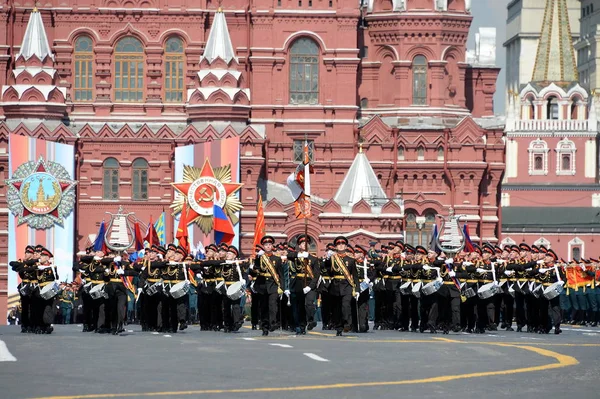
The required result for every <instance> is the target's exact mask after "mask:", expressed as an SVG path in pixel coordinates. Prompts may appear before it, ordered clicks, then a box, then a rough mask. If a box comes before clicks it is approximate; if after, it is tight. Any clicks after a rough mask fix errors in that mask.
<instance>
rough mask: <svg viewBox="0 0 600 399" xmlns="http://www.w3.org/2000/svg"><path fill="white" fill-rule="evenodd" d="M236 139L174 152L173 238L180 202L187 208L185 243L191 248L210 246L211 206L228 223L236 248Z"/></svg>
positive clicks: (197, 145)
mask: <svg viewBox="0 0 600 399" xmlns="http://www.w3.org/2000/svg"><path fill="white" fill-rule="evenodd" d="M239 181H240V139H239V137H233V138H228V139H223V140H215V141H210V142H205V143H201V144H194V145H188V146H183V147H177V148H176V149H175V182H174V183H172V185H173V188H174V189H175V190H174V191H175V196H174V200H173V204H172V205H171V210H172V213H173V215H174V216H175V222H174V223H173V227H174V230H175V234H174V236H175V235H176V233H177V227H178V226H179V219H180V217H181V210H182V208H183V204H184V202H185V203H186V207H187V218H186V221H187V224H188V228H189V230H188V231H189V238H188V241H189V242H190V243H191V244H193V245H194V246H195V245H196V244H197V243H198V242H202V244H203V245H204V246H206V245H208V244H210V243H212V242H214V226H215V220H214V219H215V215H214V212H215V209H216V208H215V206H216V207H218V208H219V209H222V210H223V213H224V215H225V217H226V218H228V219H229V221H231V224H232V225H233V231H234V233H235V238H234V239H233V245H236V246H238V247H239V236H240V226H239V211H240V210H241V209H242V203H241V201H240V198H239V197H240V189H241V187H242V185H243V184H241V183H239Z"/></svg>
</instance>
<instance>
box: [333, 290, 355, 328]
mask: <svg viewBox="0 0 600 399" xmlns="http://www.w3.org/2000/svg"><path fill="white" fill-rule="evenodd" d="M330 298H331V307H332V310H333V325H334V326H335V329H336V330H337V331H342V330H346V331H350V329H351V328H352V325H351V323H352V294H346V295H331V297H330Z"/></svg>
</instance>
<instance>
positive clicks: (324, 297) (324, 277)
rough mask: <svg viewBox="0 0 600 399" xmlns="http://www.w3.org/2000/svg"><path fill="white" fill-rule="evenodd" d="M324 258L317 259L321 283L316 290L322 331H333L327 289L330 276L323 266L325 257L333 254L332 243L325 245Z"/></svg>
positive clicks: (331, 312) (329, 297) (329, 298)
mask: <svg viewBox="0 0 600 399" xmlns="http://www.w3.org/2000/svg"><path fill="white" fill-rule="evenodd" d="M325 248H326V252H325V256H324V257H323V258H321V259H319V268H320V274H321V281H320V283H319V285H318V288H317V290H318V291H319V298H320V302H321V321H322V324H323V327H322V328H323V330H331V329H333V310H332V307H331V295H329V287H330V286H331V276H330V275H329V270H327V268H326V265H325V260H326V259H327V257H331V256H332V255H333V253H334V250H335V247H334V246H333V243H328V244H327V245H326V247H325Z"/></svg>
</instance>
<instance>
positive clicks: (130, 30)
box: [108, 23, 150, 54]
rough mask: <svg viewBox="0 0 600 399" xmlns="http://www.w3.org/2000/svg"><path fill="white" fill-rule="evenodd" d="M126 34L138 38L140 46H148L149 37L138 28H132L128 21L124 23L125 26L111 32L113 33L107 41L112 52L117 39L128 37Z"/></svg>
mask: <svg viewBox="0 0 600 399" xmlns="http://www.w3.org/2000/svg"><path fill="white" fill-rule="evenodd" d="M128 36H133V37H135V38H136V39H138V40H139V41H140V42H142V47H144V48H146V47H148V43H149V42H150V39H149V38H148V37H147V36H146V35H145V34H144V32H142V31H140V30H139V29H136V28H134V27H133V26H132V25H131V24H130V23H128V24H127V25H125V27H123V28H121V29H119V30H118V31H116V32H115V33H113V35H112V36H111V37H110V38H109V39H108V42H109V44H110V46H111V47H112V52H113V53H114V51H115V49H114V47H115V46H116V44H117V42H118V41H119V40H121V39H123V38H124V37H128ZM142 54H143V53H142Z"/></svg>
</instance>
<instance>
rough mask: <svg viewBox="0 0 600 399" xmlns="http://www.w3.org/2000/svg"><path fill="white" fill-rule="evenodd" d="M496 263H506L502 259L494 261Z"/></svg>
mask: <svg viewBox="0 0 600 399" xmlns="http://www.w3.org/2000/svg"><path fill="white" fill-rule="evenodd" d="M496 263H498V264H500V265H501V264H503V263H506V261H505V260H504V259H496Z"/></svg>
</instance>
